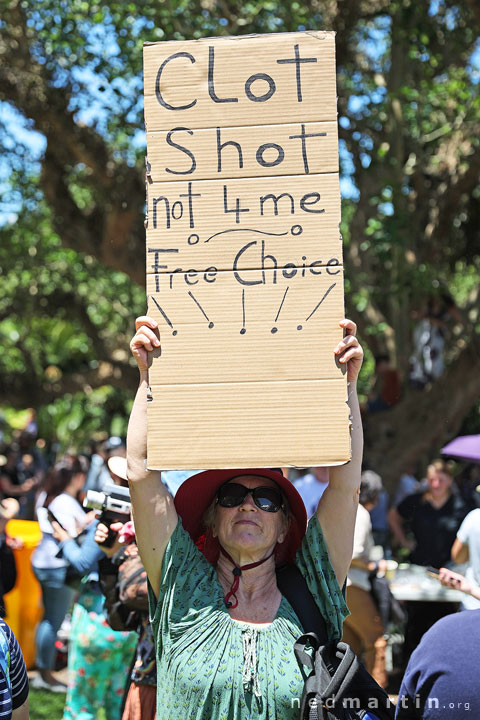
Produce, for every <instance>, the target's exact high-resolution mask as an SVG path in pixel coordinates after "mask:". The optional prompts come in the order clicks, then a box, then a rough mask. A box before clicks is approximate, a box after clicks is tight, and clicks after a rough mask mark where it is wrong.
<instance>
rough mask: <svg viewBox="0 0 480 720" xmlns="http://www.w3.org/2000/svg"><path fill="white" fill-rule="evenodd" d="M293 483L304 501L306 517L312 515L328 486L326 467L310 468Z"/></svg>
mask: <svg viewBox="0 0 480 720" xmlns="http://www.w3.org/2000/svg"><path fill="white" fill-rule="evenodd" d="M293 484H294V486H295V489H296V490H297V492H298V493H299V494H300V496H301V498H302V500H303V502H304V503H305V508H306V510H307V517H312V515H313V514H314V513H315V511H316V509H317V507H318V503H319V502H320V498H321V497H322V495H323V493H324V492H325V490H326V488H327V486H328V467H313V468H310V472H309V473H307V474H306V475H302V476H301V477H299V478H298V479H297V480H295V481H294V483H293Z"/></svg>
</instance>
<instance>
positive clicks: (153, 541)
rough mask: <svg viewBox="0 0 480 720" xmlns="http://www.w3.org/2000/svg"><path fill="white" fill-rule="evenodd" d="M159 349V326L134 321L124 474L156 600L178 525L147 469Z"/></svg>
mask: <svg viewBox="0 0 480 720" xmlns="http://www.w3.org/2000/svg"><path fill="white" fill-rule="evenodd" d="M159 347H160V340H159V333H158V323H157V322H156V321H155V320H153V319H152V318H149V317H146V316H144V317H140V318H137V321H136V333H135V335H134V337H133V339H132V341H131V343H130V349H131V351H132V354H133V356H134V357H135V359H136V361H137V365H138V369H139V372H140V384H139V387H138V390H137V394H136V396H135V400H134V403H133V407H132V412H131V414H130V419H129V422H128V431H127V475H128V482H129V485H130V495H131V499H132V514H133V520H134V523H135V529H136V537H137V545H138V549H139V551H140V555H141V557H142V562H143V565H144V567H145V569H146V571H147V575H148V579H149V581H150V585H151V586H152V589H153V592H154V593H155V595H156V596H157V597H158V593H159V590H160V578H161V570H162V559H163V554H164V552H165V548H166V547H167V544H168V541H169V540H170V537H171V535H172V533H173V531H174V530H175V527H176V525H177V522H178V517H177V512H176V510H175V506H174V504H173V498H172V496H171V495H170V493H169V492H168V490H167V488H166V487H165V486H164V485H163V484H162V481H161V479H160V472H158V471H155V470H147V466H146V459H147V395H148V367H149V364H150V363H149V355H148V354H149V353H150V352H152V351H153V350H154V349H158V348H159Z"/></svg>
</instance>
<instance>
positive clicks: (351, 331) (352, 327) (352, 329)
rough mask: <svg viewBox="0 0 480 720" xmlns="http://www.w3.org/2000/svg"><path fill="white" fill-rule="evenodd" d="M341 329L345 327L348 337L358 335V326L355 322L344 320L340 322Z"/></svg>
mask: <svg viewBox="0 0 480 720" xmlns="http://www.w3.org/2000/svg"><path fill="white" fill-rule="evenodd" d="M340 327H343V329H344V330H345V332H346V333H347V335H356V334H357V326H356V324H355V323H354V322H353V320H349V319H348V318H344V319H343V320H342V321H341V322H340Z"/></svg>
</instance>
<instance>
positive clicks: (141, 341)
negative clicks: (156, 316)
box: [130, 315, 160, 372]
mask: <svg viewBox="0 0 480 720" xmlns="http://www.w3.org/2000/svg"><path fill="white" fill-rule="evenodd" d="M135 330H136V332H135V335H134V336H133V338H132V340H131V342H130V350H131V351H132V355H133V357H134V358H135V360H136V361H137V365H138V369H139V370H140V372H145V371H146V370H148V368H149V367H150V364H151V360H150V358H149V355H148V353H150V352H152V351H153V350H155V349H157V348H159V347H160V333H159V329H158V323H157V321H156V320H153V318H151V317H148V315H142V316H141V317H138V318H137V319H136V320H135Z"/></svg>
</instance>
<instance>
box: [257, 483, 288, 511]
mask: <svg viewBox="0 0 480 720" xmlns="http://www.w3.org/2000/svg"><path fill="white" fill-rule="evenodd" d="M252 494H253V499H254V501H255V505H256V506H257V507H259V508H260V510H264V511H265V512H278V511H279V510H280V508H281V507H282V496H281V495H280V493H279V492H278V490H275V488H271V487H259V488H255V490H254V491H253V493H252Z"/></svg>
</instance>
